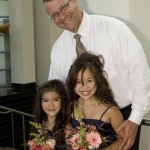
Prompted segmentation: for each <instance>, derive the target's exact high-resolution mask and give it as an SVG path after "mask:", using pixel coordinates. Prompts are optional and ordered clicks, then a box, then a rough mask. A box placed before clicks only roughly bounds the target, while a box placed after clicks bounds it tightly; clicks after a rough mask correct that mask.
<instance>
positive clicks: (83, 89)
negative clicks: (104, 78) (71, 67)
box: [74, 69, 97, 100]
mask: <svg viewBox="0 0 150 150" xmlns="http://www.w3.org/2000/svg"><path fill="white" fill-rule="evenodd" d="M74 90H75V93H76V94H77V95H79V96H80V97H81V98H82V99H83V100H87V99H91V98H93V96H94V95H95V92H96V90H97V85H96V83H95V79H94V77H93V75H92V74H91V72H90V70H89V69H86V70H85V71H84V73H83V82H82V70H81V71H79V73H78V75H77V81H76V86H75V88H74Z"/></svg>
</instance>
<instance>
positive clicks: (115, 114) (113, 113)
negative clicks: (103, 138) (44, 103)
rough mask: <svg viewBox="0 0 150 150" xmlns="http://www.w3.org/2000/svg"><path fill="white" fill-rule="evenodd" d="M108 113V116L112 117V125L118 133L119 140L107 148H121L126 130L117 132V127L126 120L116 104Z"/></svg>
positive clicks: (109, 149)
mask: <svg viewBox="0 0 150 150" xmlns="http://www.w3.org/2000/svg"><path fill="white" fill-rule="evenodd" d="M107 115H108V117H110V122H111V125H112V127H113V129H114V130H115V132H116V135H117V140H116V141H115V142H114V143H112V144H111V145H110V146H109V147H108V148H106V149H105V150H119V146H120V144H121V142H122V139H123V136H124V132H123V131H121V132H117V131H116V129H117V128H118V127H119V126H120V125H121V124H122V123H123V121H124V119H123V116H122V114H121V112H120V110H119V109H118V108H117V107H115V106H114V107H112V108H110V109H109V110H108V114H107Z"/></svg>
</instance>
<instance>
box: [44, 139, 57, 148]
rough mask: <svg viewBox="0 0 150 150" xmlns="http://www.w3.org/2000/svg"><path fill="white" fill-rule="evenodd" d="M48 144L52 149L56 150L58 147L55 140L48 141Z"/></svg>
mask: <svg viewBox="0 0 150 150" xmlns="http://www.w3.org/2000/svg"><path fill="white" fill-rule="evenodd" d="M46 144H48V145H49V146H50V148H52V149H54V147H55V145H56V141H55V140H54V139H48V140H47V141H46Z"/></svg>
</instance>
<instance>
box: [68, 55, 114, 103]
mask: <svg viewBox="0 0 150 150" xmlns="http://www.w3.org/2000/svg"><path fill="white" fill-rule="evenodd" d="M103 68H104V58H103V57H102V55H99V56H97V55H94V54H91V53H88V52H85V53H83V54H81V55H80V56H79V57H78V58H77V59H76V60H75V61H74V63H73V64H72V66H71V68H70V70H69V74H68V76H67V79H66V84H67V88H68V91H69V94H70V99H71V103H72V105H74V102H75V101H76V100H78V98H79V96H78V95H77V94H76V93H75V91H74V88H75V86H76V81H77V75H78V73H79V71H82V78H83V73H84V71H85V70H86V69H89V70H90V72H91V74H92V75H93V77H94V80H95V83H96V85H97V91H96V93H95V97H96V98H97V99H98V100H100V102H102V103H104V104H108V105H116V102H115V100H114V95H113V92H112V90H111V88H110V86H109V83H108V81H107V74H106V72H105V71H104V70H103ZM82 82H83V80H82Z"/></svg>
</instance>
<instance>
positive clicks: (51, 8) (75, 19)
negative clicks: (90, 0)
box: [44, 0, 82, 32]
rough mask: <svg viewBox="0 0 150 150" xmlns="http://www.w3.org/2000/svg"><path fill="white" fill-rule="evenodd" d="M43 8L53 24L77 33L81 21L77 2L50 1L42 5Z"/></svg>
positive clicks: (74, 0) (71, 0)
mask: <svg viewBox="0 0 150 150" xmlns="http://www.w3.org/2000/svg"><path fill="white" fill-rule="evenodd" d="M44 7H45V9H46V11H47V13H48V15H49V16H51V17H52V19H53V21H54V22H55V24H56V25H57V26H58V27H60V28H63V29H66V30H69V31H71V32H77V31H78V28H79V26H80V24H81V21H82V12H81V10H80V9H79V7H78V4H77V0H52V1H48V2H45V3H44Z"/></svg>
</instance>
